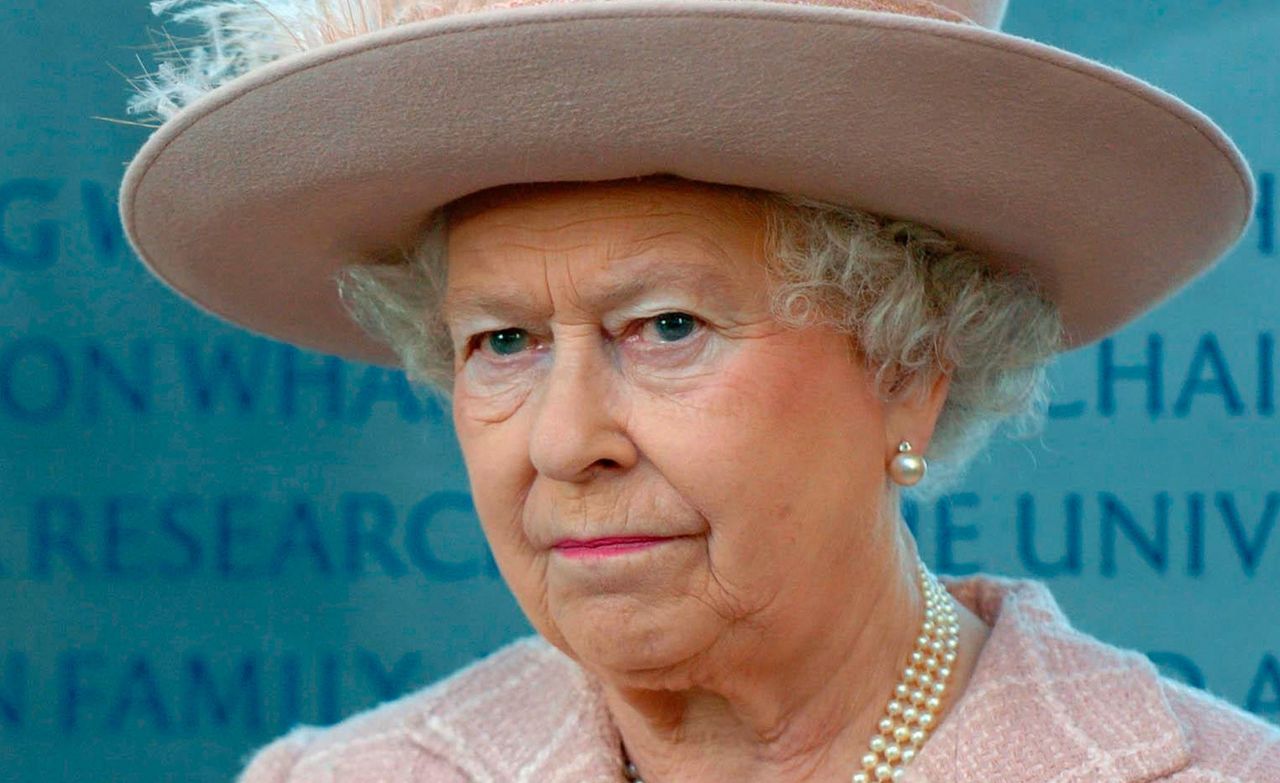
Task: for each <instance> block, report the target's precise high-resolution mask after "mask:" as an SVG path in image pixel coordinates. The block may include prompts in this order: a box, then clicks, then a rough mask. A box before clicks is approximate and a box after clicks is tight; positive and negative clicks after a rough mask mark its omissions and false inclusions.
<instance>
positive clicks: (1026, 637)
mask: <svg viewBox="0 0 1280 783" xmlns="http://www.w3.org/2000/svg"><path fill="white" fill-rule="evenodd" d="M940 579H941V581H942V582H943V584H944V585H945V586H946V587H947V589H948V590H949V591H950V592H951V593H952V594H953V595H954V596H955V597H956V598H957V599H958V600H959V601H961V602H962V603H964V604H965V606H967V607H969V609H971V610H972V611H973V612H974V613H976V614H977V615H979V616H980V617H982V618H983V619H984V620H985V621H986V622H987V623H988V624H989V625H991V626H992V633H991V636H990V638H989V639H988V640H987V643H986V645H985V646H984V647H983V649H982V652H981V654H980V655H979V658H978V663H977V668H976V669H975V670H974V672H973V676H972V678H971V679H970V681H969V684H968V687H967V689H966V690H965V692H964V693H963V695H962V697H961V699H960V700H959V701H958V702H957V703H956V704H955V706H954V707H953V708H952V711H951V713H950V714H949V715H948V716H947V718H946V720H944V721H943V722H942V723H941V724H939V726H938V727H937V729H936V730H935V731H934V733H933V735H932V736H931V737H930V738H929V739H928V740H927V741H926V743H925V745H924V747H923V748H922V750H921V752H920V754H919V755H918V756H916V758H915V760H914V761H913V762H912V763H911V764H910V765H909V766H908V767H907V768H906V776H905V779H906V780H907V781H908V783H1140V782H1141V781H1167V783H1280V729H1278V728H1277V727H1276V726H1273V725H1272V724H1270V723H1268V722H1266V721H1263V720H1261V719H1259V718H1257V717H1254V716H1253V715H1251V714H1249V713H1247V712H1245V711H1243V710H1240V709H1239V708H1237V707H1235V706H1234V705H1232V704H1230V703H1229V702H1226V701H1224V700H1222V699H1220V698H1218V697H1216V696H1214V695H1212V694H1210V693H1207V692H1205V691H1203V690H1200V689H1198V688H1193V687H1189V686H1186V685H1183V684H1181V683H1179V682H1177V681H1174V680H1170V679H1168V678H1165V677H1162V676H1161V675H1160V674H1159V672H1158V670H1157V669H1156V668H1155V667H1154V666H1153V665H1152V664H1151V662H1150V661H1149V660H1148V659H1147V658H1146V656H1144V655H1142V654H1140V653H1138V652H1134V651H1130V650H1124V649H1121V648H1117V647H1113V646H1111V645H1108V644H1106V643H1104V642H1102V641H1099V640H1098V639H1095V638H1094V637H1091V636H1089V635H1087V634H1085V633H1082V632H1081V631H1078V630H1076V629H1075V628H1073V627H1072V626H1071V625H1070V623H1069V622H1068V621H1067V619H1066V617H1065V616H1064V615H1063V613H1062V611H1061V609H1059V607H1058V604H1057V602H1056V601H1055V600H1054V598H1053V596H1052V594H1051V593H1050V592H1049V589H1048V587H1047V586H1045V585H1044V584H1042V583H1040V582H1036V581H1033V580H1023V579H1010V578H1006V577H1000V576H993V575H988V574H978V575H974V576H969V577H965V578H952V577H946V576H942V577H940ZM622 780H623V776H622V774H621V758H620V750H619V740H618V735H617V733H616V730H615V729H614V727H613V724H612V723H611V721H610V720H609V715H608V712H607V711H606V709H605V706H604V702H603V699H602V696H601V693H600V691H599V689H598V687H597V686H595V685H594V684H593V682H592V681H591V680H590V679H589V678H587V677H586V676H585V675H584V673H583V672H582V670H581V669H580V668H579V667H578V666H577V665H576V664H574V663H573V662H572V661H570V660H569V659H568V658H566V657H565V656H564V655H563V654H562V653H560V652H559V651H558V650H556V649H555V648H553V647H551V646H550V645H549V644H547V643H546V642H544V641H542V640H540V639H538V638H528V639H521V640H519V641H516V642H514V643H512V644H510V645H508V646H507V647H504V648H503V649H501V650H499V651H498V652H496V653H494V654H493V655H491V656H489V657H488V658H486V659H484V660H482V661H479V662H477V663H475V664H472V665H471V666H469V667H467V668H465V669H463V670H461V671H459V672H457V673H455V674H454V675H452V676H450V677H449V678H447V679H445V680H442V681H440V682H438V683H436V684H434V685H432V686H430V687H427V688H424V689H422V690H420V691H418V692H416V693H412V694H410V695H407V696H404V697H402V698H400V699H397V700H395V701H391V702H387V703H384V704H382V705H380V706H378V707H376V708H373V709H371V710H368V711H366V712H363V713H361V714H359V715H355V716H353V717H351V718H349V719H347V720H346V721H344V722H342V723H339V724H337V725H335V726H331V727H328V728H323V729H321V728H315V727H310V726H299V727H296V728H295V729H293V731H291V732H289V733H288V734H286V735H284V736H283V737H281V738H279V739H277V740H276V741H275V742H273V743H271V744H269V745H267V746H266V747H265V748H262V749H260V750H259V751H257V752H256V754H254V755H253V757H252V758H251V759H250V760H249V762H248V766H247V768H246V769H245V770H244V772H243V774H242V775H241V777H240V778H239V783H286V782H288V783H410V782H411V781H412V783H516V782H517V781H521V782H524V781H527V782H528V783H620V782H621V781H622Z"/></svg>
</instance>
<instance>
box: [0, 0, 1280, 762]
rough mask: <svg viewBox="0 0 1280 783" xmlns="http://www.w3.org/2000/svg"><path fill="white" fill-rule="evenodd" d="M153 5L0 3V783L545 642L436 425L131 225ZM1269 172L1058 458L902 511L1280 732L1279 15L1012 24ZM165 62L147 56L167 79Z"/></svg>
mask: <svg viewBox="0 0 1280 783" xmlns="http://www.w3.org/2000/svg"><path fill="white" fill-rule="evenodd" d="M155 26H156V21H155V18H154V17H153V16H152V15H151V13H150V10H149V9H148V7H147V4H146V3H145V2H141V0H138V1H137V2H134V1H133V0H130V1H129V2H116V1H112V2H101V1H99V2H84V0H79V1H77V2H72V1H71V0H40V1H39V2H36V1H35V0H8V2H6V3H5V4H4V5H3V7H0V66H3V73H4V77H3V82H2V83H0V84H2V85H3V86H2V87H0V97H2V100H0V149H3V151H4V157H3V168H2V169H0V305H2V306H0V498H2V502H0V780H4V781H9V780H14V781H55V780H56V781H61V780H66V781H140V782H145V783H159V781H184V782H186V783H214V782H215V781H229V780H231V779H232V777H233V776H234V775H235V773H236V772H237V771H238V770H239V768H240V766H241V764H242V763H243V759H244V757H245V754H247V753H248V752H249V751H251V750H252V749H253V748H255V747H257V746H259V745H261V744H263V743H265V742H266V741H268V740H269V739H271V738H273V737H275V736H277V735H278V734H280V733H282V732H283V731H285V730H286V729H287V728H288V727H289V726H291V725H293V724H294V723H296V722H307V723H330V722H334V721H337V720H339V719H341V718H342V717H345V716H347V715H350V714H352V713H354V712H356V711H359V710H361V709H364V708H367V707H369V706H372V705H373V704H376V703H377V702H379V701H382V700H385V699H388V698H391V697H393V696H396V695H399V694H400V693H403V692H406V691H408V690H411V689H414V688H417V687H419V686H421V685H423V684H425V683H427V682H430V681H432V680H434V679H436V678H438V677H440V676H442V675H444V674H446V673H448V672H450V671H452V670H454V669H456V668H457V667H459V666H461V665H463V664H465V663H466V662H468V661H470V660H473V659H474V658H476V657H477V656H480V655H482V654H484V653H486V652H489V651H491V650H493V649H495V648H496V647H498V646H500V645H501V644H503V643H504V642H506V641H507V640H509V639H511V638H513V637H515V636H517V635H520V634H523V633H527V632H528V626H527V625H526V623H525V621H524V619H523V618H522V616H521V615H520V613H519V611H518V609H517V608H516V606H515V604H514V602H513V600H512V599H511V597H510V596H509V594H508V593H507V591H506V589H505V587H504V586H503V584H502V583H501V581H500V579H499V578H498V576H497V572H496V570H495V568H494V566H493V564H492V561H491V559H490V558H489V557H488V554H487V550H486V548H485V545H484V541H483V538H482V536H481V535H480V533H479V531H478V529H477V525H476V522H475V518H474V514H473V512H472V510H471V507H470V501H469V498H468V494H467V493H468V489H467V482H466V475H465V472H464V469H463V466H462V462H461V458H460V455H459V452H458V449H457V446H456V443H455V441H454V438H453V435H452V432H451V429H450V426H449V423H448V418H449V417H448V415H447V411H445V410H443V409H442V408H441V406H440V404H439V402H438V401H436V400H434V399H433V398H432V397H431V396H430V395H428V394H427V393H425V392H423V391H421V390H415V389H413V388H411V387H410V386H409V385H408V384H407V383H406V382H405V380H404V378H403V376H402V375H400V374H398V373H393V372H389V371H386V370H383V369H379V368H376V367H368V366H364V365H357V364H351V363H346V362H342V361H339V360H337V359H333V358H328V357H324V356H320V355H316V354H311V353H307V352H303V351H299V350H295V349H293V348H290V347H287V346H284V345H281V344H278V343H275V342H272V341H269V340H265V339H262V338H258V337H254V336H250V335H247V334H245V333H242V332H239V331H236V330H235V329H233V328H231V327H228V326H226V325H225V324H222V323H221V322H218V321H215V320H213V319H211V318H210V317H207V316H205V315H203V314H201V313H199V312H198V311H196V310H195V309H193V308H192V307H190V306H189V305H187V304H186V303H185V302H183V301H182V300H180V299H179V298H177V297H176V296H175V295H174V294H172V293H171V292H169V291H168V289H166V288H164V287H163V286H162V285H161V284H159V283H157V282H155V281H153V280H152V279H151V278H149V277H148V276H147V275H146V273H145V272H144V270H143V268H142V266H141V264H139V263H138V262H137V260H136V259H135V258H134V257H133V256H132V254H131V252H130V251H129V249H128V246H127V244H126V243H125V241H124V237H123V234H122V230H121V228H120V226H119V224H118V219H117V217H116V215H117V212H116V203H115V196H116V192H117V189H118V187H119V181H120V178H121V176H122V175H123V172H124V167H125V165H126V163H127V161H128V160H129V159H130V157H131V156H132V154H133V152H134V151H135V150H136V149H137V147H138V146H140V145H141V143H142V141H143V140H144V138H145V136H146V134H147V131H146V130H145V129H143V128H138V127H130V126H127V125H121V124H116V123H110V122H105V121H102V120H99V119H95V118H96V117H114V118H121V117H125V116H126V115H125V113H124V108H123V107H124V101H125V98H126V95H127V85H126V83H125V80H124V78H123V77H122V76H121V74H120V73H118V72H117V69H118V71H120V72H123V73H125V74H128V75H137V74H138V73H139V72H140V70H141V66H140V65H139V63H138V61H137V60H136V59H135V54H136V53H138V52H139V51H140V50H139V49H138V48H137V47H139V46H142V45H144V44H146V43H147V41H148V37H147V33H146V29H147V28H148V27H151V28H154V27H155ZM1005 29H1006V30H1007V31H1008V32H1012V33H1015V34H1019V35H1024V36H1027V37H1031V38H1035V39H1038V40H1041V41H1044V42H1047V43H1051V44H1054V45H1057V46H1060V47H1063V48H1067V49H1070V50H1073V51H1076V52H1079V53H1081V54H1084V55H1087V56H1090V57H1094V58H1097V59H1100V60H1102V61H1103V62H1106V63H1108V64H1111V65H1113V66H1116V67H1119V68H1121V69H1123V70H1126V71H1128V72H1130V73H1133V74H1135V75H1138V76H1141V77H1143V78H1145V79H1147V80H1149V81H1151V82H1153V83H1155V84H1156V85H1158V86H1160V87H1163V88H1165V89H1167V90H1169V91H1171V92H1173V93H1174V94H1176V95H1178V96H1180V97H1182V98H1184V99H1185V100H1187V101H1188V102H1190V103H1191V104H1192V105H1194V106H1196V107H1198V108H1200V109H1201V110H1203V111H1204V112H1206V113H1207V114H1208V115H1210V116H1211V117H1213V118H1214V119H1215V120H1216V121H1217V122H1218V123H1219V124H1221V125H1222V126H1223V127H1224V128H1225V129H1226V130H1227V132H1228V133H1229V134H1231V135H1232V137H1233V138H1234V139H1235V140H1236V141H1237V143H1238V144H1239V146H1240V147H1241V149H1242V150H1243V151H1244V153H1245V155H1246V156H1247V157H1248V158H1249V160H1250V161H1251V164H1252V166H1253V167H1254V169H1255V172H1256V174H1257V176H1258V188H1259V196H1260V198H1259V206H1258V210H1257V212H1256V214H1255V216H1254V221H1253V224H1252V225H1251V226H1250V228H1249V231H1248V234H1247V235H1246V237H1245V238H1244V240H1243V241H1242V242H1241V244H1240V245H1239V246H1238V247H1237V248H1236V249H1235V251H1234V252H1233V253H1232V254H1231V255H1230V256H1229V257H1228V258H1227V260H1226V261H1225V262H1223V263H1222V264H1221V265H1220V266H1218V267H1217V268H1216V269H1215V270H1213V271H1212V272H1211V273H1210V274H1208V275H1207V276H1205V277H1204V278H1202V279H1200V280H1199V281H1197V282H1196V283H1195V284H1194V285H1193V286H1192V287H1191V288H1189V289H1187V290H1185V291H1184V292H1182V293H1181V294H1179V295H1177V296H1176V297H1175V298H1173V299H1172V300H1170V301H1169V302H1168V303H1166V304H1165V305H1163V306H1162V307H1160V308H1159V309H1158V310H1156V311H1154V312H1152V313H1150V314H1149V315H1147V316H1146V317H1144V318H1142V319H1141V320H1139V321H1138V322H1136V323H1134V324H1132V325H1131V326H1130V327H1128V328H1127V329H1125V330H1124V331H1123V332H1121V333H1119V334H1117V335H1115V336H1114V337H1113V338H1112V339H1109V340H1107V341H1105V342H1103V343H1101V344H1098V345H1094V346H1090V347H1088V348H1085V349H1081V350H1079V351H1076V352H1073V353H1071V354H1067V355H1065V356H1063V357H1062V358H1061V359H1060V361H1059V362H1058V363H1057V364H1056V365H1055V367H1054V370H1053V380H1054V383H1055V388H1056V390H1055V394H1054V406H1053V409H1052V412H1051V420H1050V422H1049V424H1048V427H1047V429H1046V431H1045V433H1044V435H1043V436H1042V437H1040V438H1038V439H1035V440H1031V441H1009V440H999V441H997V443H996V444H995V445H994V447H993V448H992V449H991V450H990V451H989V453H988V455H987V456H986V457H984V458H982V459H981V460H980V461H979V463H978V464H977V465H976V466H975V467H974V469H973V470H972V472H971V473H970V476H969V478H968V480H967V481H966V482H965V483H964V485H963V486H961V487H959V488H957V490H956V491H955V492H954V493H952V494H950V495H948V496H946V497H943V498H941V499H939V500H937V501H936V502H929V503H927V504H921V505H918V506H912V507H909V508H908V509H907V510H908V515H909V518H910V520H911V522H912V524H913V526H914V529H915V531H916V534H917V537H918V539H919V541H920V546H921V551H922V553H923V554H924V556H925V558H926V561H927V562H928V563H929V564H930V565H931V566H932V567H933V568H934V569H935V570H938V571H941V572H945V573H953V574H965V573H971V572H973V571H986V572H994V573H1001V574H1007V575H1011V576H1030V577H1035V578H1039V579H1043V580H1044V581H1045V582H1047V583H1048V584H1049V585H1050V586H1051V588H1052V590H1053V592H1054V594H1055V595H1056V596H1057V597H1058V600H1059V602H1060V603H1061V604H1062V606H1063V608H1064V610H1065V611H1066V612H1067V614H1068V616H1069V617H1070V618H1071V619H1072V621H1073V622H1074V623H1075V624H1076V625H1077V626H1078V627H1080V628H1082V629H1084V630H1086V631H1087V632H1089V633H1092V634H1094V635H1096V636H1098V637H1100V638H1102V639H1104V640H1106V641H1109V642H1111V643H1113V644H1116V645H1119V646H1123V647H1129V648H1133V649H1137V650H1140V651H1142V652H1144V653H1146V654H1147V655H1148V656H1149V657H1151V659H1152V660H1154V661H1155V662H1156V663H1157V664H1158V665H1159V666H1160V667H1161V669H1162V671H1163V672H1164V673H1165V674H1167V675H1168V676H1171V677H1175V678H1178V679H1181V680H1184V681H1187V682H1191V683H1193V684H1196V685H1199V686H1201V687H1205V688H1207V689H1209V690H1210V691H1212V692H1214V693H1216V694H1218V695H1220V696H1222V697H1223V698H1226V699H1228V700H1229V701H1231V702H1234V703H1236V704H1238V705H1240V706H1241V707H1242V708H1244V709H1246V710H1249V711H1250V712H1253V713H1255V714H1257V715H1259V716H1261V717H1263V718H1265V719H1267V720H1271V721H1274V722H1277V723H1280V622H1278V621H1280V540H1277V538H1278V537H1277V535H1276V533H1275V528H1276V523H1277V520H1278V519H1280V480H1277V476H1278V475H1280V446H1278V445H1277V442H1278V437H1277V436H1278V435H1280V427H1278V418H1277V412H1276V409H1277V405H1278V404H1280V390H1278V389H1277V376H1278V375H1280V358H1278V354H1280V352H1278V351H1277V346H1276V342H1277V338H1278V337H1280V316H1277V301H1278V296H1280V257H1278V256H1277V251H1276V215H1275V172H1276V171H1277V168H1280V134H1278V133H1277V128H1280V4H1277V3H1275V2H1274V0H1252V1H1250V0H1221V1H1219V2H1212V1H1210V0H1164V1H1162V2H1154V1H1148V2H1137V1H1135V2H1127V3H1115V2H1112V1H1111V0H1074V1H1069V2H1052V3H1051V2H1038V1H1037V0H1012V3H1011V8H1010V11H1009V14H1008V17H1007V21H1006V24H1005ZM148 65H149V62H148Z"/></svg>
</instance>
